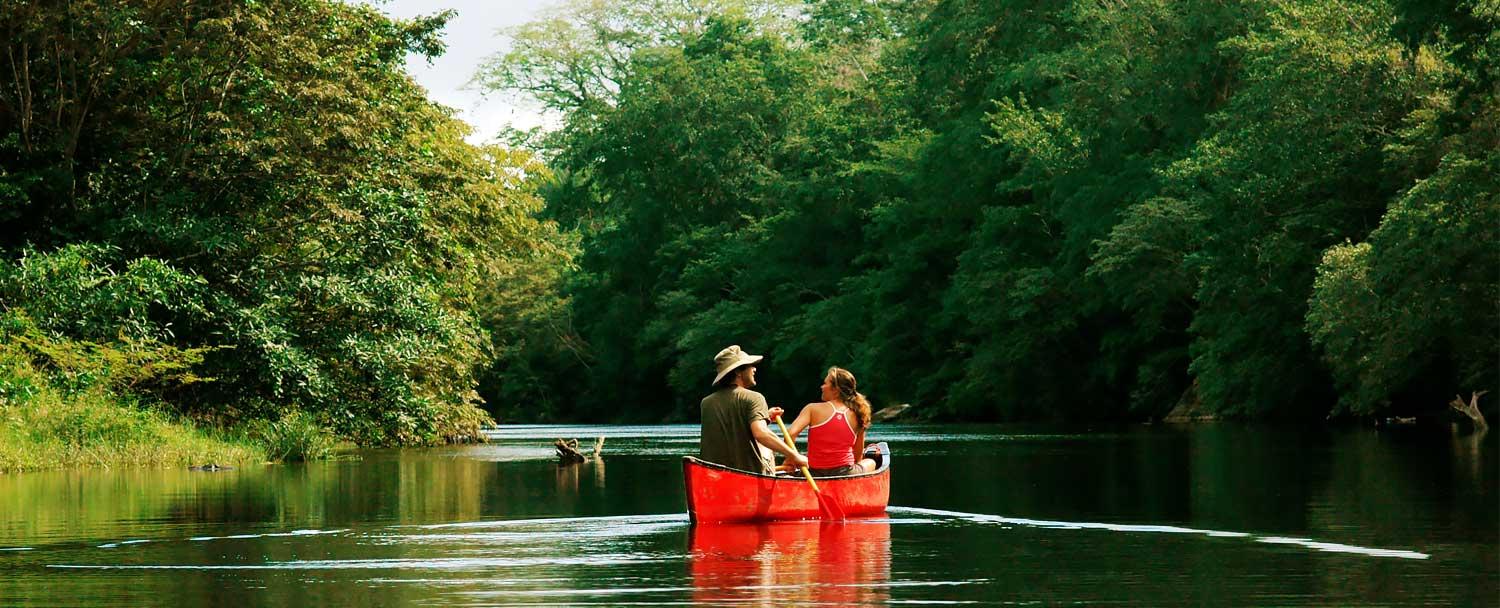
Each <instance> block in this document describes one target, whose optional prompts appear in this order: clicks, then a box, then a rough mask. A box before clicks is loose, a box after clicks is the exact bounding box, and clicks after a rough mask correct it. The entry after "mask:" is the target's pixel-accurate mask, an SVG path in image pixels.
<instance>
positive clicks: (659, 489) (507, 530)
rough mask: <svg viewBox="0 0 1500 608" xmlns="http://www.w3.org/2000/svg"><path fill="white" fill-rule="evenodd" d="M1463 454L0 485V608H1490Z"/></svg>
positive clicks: (1208, 444) (1391, 437)
mask: <svg viewBox="0 0 1500 608" xmlns="http://www.w3.org/2000/svg"><path fill="white" fill-rule="evenodd" d="M599 435H604V436H607V437H608V440H607V443H606V444H605V450H604V453H605V458H604V461H603V463H600V464H594V463H589V464H584V465H578V466H573V467H567V468H559V467H558V465H557V464H556V461H555V458H554V457H553V455H552V449H551V446H550V443H551V440H552V439H553V438H556V437H577V438H578V439H580V441H581V442H582V443H584V444H590V443H592V441H591V440H592V438H594V437H596V436H599ZM1491 435H1492V436H1490V437H1485V438H1481V439H1478V440H1476V439H1475V438H1473V437H1472V436H1461V437H1454V436H1452V435H1451V434H1449V433H1446V432H1439V431H1410V432H1401V433H1389V432H1377V431H1373V430H1339V431H1289V430H1286V429H1275V430H1271V429H1246V428H1239V427H1230V426H1204V427H1192V428H1171V427H1129V428H1121V429H1118V430H1115V431H1103V432H1101V431H1097V430H1096V431H1094V432H1090V433H1071V432H1061V431H1057V430H1047V429H1040V428H1031V427H1010V426H1004V427H997V426H898V425H886V426H877V427H876V429H875V430H874V431H872V433H871V439H872V440H877V441H889V442H890V443H891V446H892V449H893V451H894V452H895V460H894V461H893V468H892V473H893V478H892V489H891V505H892V506H891V508H890V511H889V517H888V518H886V519H879V520H864V521H851V522H849V523H846V524H843V525H820V524H818V523H816V522H812V523H781V524H768V525H761V526H699V527H696V528H695V527H694V526H691V525H690V524H689V522H688V520H687V517H686V515H685V514H684V504H683V498H682V478H681V456H682V455H683V454H688V453H693V452H695V451H696V450H697V427H696V426H640V427H619V426H609V427H585V426H518V427H505V428H503V429H501V430H499V431H496V432H495V433H493V435H492V437H491V439H492V441H491V443H488V444H484V445H473V446H459V447H451V448H439V449H428V450H381V451H367V452H362V453H360V454H359V459H358V460H345V461H336V462H327V463H315V464H308V465H286V466H254V467H244V468H240V469H236V470H232V471H223V472H214V473H204V472H191V471H186V470H109V471H67V472H49V473H31V474H21V475H0V605H3V606H183V605H229V606H281V605H338V606H355V605H358V606H384V605H448V606H534V605H570V606H579V605H601V606H654V605H733V606H741V605H750V606H757V605H766V606H770V605H777V606H783V605H826V606H844V605H901V604H936V605H944V604H955V605H1022V606H1028V605H1037V606H1051V605H1079V606H1097V605H1107V606H1349V605H1362V606H1495V605H1497V604H1500V493H1497V489H1496V488H1497V470H1500V459H1497V454H1500V452H1497V449H1496V445H1497V442H1496V440H1495V439H1496V437H1495V436H1500V433H1491Z"/></svg>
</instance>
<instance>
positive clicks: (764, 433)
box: [750, 420, 807, 467]
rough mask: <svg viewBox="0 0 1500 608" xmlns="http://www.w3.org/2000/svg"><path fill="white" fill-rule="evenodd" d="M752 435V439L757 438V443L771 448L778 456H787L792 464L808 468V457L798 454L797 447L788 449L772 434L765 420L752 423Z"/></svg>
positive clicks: (784, 443)
mask: <svg viewBox="0 0 1500 608" xmlns="http://www.w3.org/2000/svg"><path fill="white" fill-rule="evenodd" d="M750 435H751V436H752V437H755V441H756V442H757V443H759V444H761V445H763V446H766V447H768V448H771V451H773V452H776V453H777V454H781V455H782V456H785V457H786V459H787V460H788V461H790V462H791V463H792V464H795V465H797V466H799V467H805V466H807V457H805V456H803V455H802V454H799V453H797V448H796V447H795V446H793V447H787V445H786V442H783V441H782V440H781V438H780V437H777V436H776V435H775V434H774V433H772V432H771V429H770V428H769V427H767V426H766V421H765V420H756V421H754V422H751V423H750Z"/></svg>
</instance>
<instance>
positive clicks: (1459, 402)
mask: <svg viewBox="0 0 1500 608" xmlns="http://www.w3.org/2000/svg"><path fill="white" fill-rule="evenodd" d="M1488 392H1489V391H1479V392H1477V393H1471V395H1470V397H1469V401H1468V403H1465V402H1464V398H1463V396H1461V395H1454V396H1453V401H1450V402H1448V405H1449V406H1451V407H1452V408H1453V409H1455V410H1458V411H1459V412H1460V413H1462V414H1463V415H1465V416H1468V417H1469V419H1470V420H1473V421H1474V429H1475V430H1484V429H1487V428H1489V426H1490V425H1489V424H1488V423H1486V422H1485V421H1484V412H1481V411H1479V398H1480V397H1482V396H1484V394H1485V393H1488Z"/></svg>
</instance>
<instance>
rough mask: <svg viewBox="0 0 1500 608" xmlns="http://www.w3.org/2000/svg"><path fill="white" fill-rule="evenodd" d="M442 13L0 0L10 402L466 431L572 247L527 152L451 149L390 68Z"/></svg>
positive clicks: (426, 435)
mask: <svg viewBox="0 0 1500 608" xmlns="http://www.w3.org/2000/svg"><path fill="white" fill-rule="evenodd" d="M448 18H449V15H446V14H441V15H436V16H433V17H431V18H426V19H418V20H413V21H395V20H391V19H389V18H387V17H385V16H383V15H382V14H380V13H379V12H378V11H377V10H375V9H373V8H369V7H356V6H348V5H345V4H343V3H340V2H331V1H325V0H272V1H268V2H134V1H133V2H113V1H97V2H94V1H85V2H68V3H47V2H29V1H19V0H5V1H4V2H3V11H0V32H3V35H0V39H3V41H4V42H3V44H4V45H5V47H6V49H5V50H6V52H5V57H4V59H3V60H0V61H4V62H5V64H6V65H5V69H3V70H0V252H3V254H4V256H5V258H6V259H5V264H4V265H3V267H0V308H3V310H0V314H3V320H0V321H3V323H0V332H5V333H4V334H3V335H4V336H5V338H6V339H5V342H4V346H3V349H4V352H3V353H0V355H4V356H0V361H3V362H4V363H5V365H4V368H3V369H0V383H3V384H4V386H5V389H4V391H3V395H0V396H3V398H4V400H5V401H4V402H3V403H0V406H3V407H13V408H14V407H19V408H26V407H35V403H34V401H35V398H37V397H38V396H39V395H41V394H43V393H46V392H48V391H51V390H53V389H62V390H64V392H65V393H66V394H65V395H64V397H65V398H66V397H67V394H82V392H84V391H94V393H91V394H92V397H91V398H92V399H93V400H95V401H110V400H111V399H115V400H120V401H130V402H135V401H140V402H142V403H144V404H147V405H149V406H150V407H152V408H154V409H156V410H159V411H163V412H165V413H167V414H171V415H174V416H176V417H177V418H178V419H181V420H191V421H197V422H198V423H200V424H202V425H206V426H210V427H223V428H237V429H250V428H255V427H256V426H257V423H264V424H260V425H259V426H260V427H262V428H268V429H273V430H274V429H275V428H276V426H277V425H280V424H283V423H285V422H287V421H296V420H312V421H314V422H315V424H317V425H319V426H322V427H325V428H329V429H332V430H333V431H335V432H336V433H338V434H339V435H341V436H343V437H346V438H349V439H352V440H355V441H357V442H360V443H369V444H420V443H431V442H438V441H443V440H448V439H453V438H458V437H463V436H467V435H473V434H474V433H475V432H476V431H477V429H478V426H479V424H480V423H481V422H483V421H485V420H486V419H487V418H488V416H487V414H486V413H485V412H484V411H483V410H482V409H481V408H480V407H479V406H480V399H479V397H478V395H477V393H476V392H475V372H474V370H475V368H476V366H480V365H483V362H484V361H486V360H487V358H488V357H489V356H490V355H491V353H494V352H496V351H497V348H496V345H495V344H493V343H492V339H494V338H495V337H505V336H511V335H515V334H517V331H516V330H515V329H513V328H515V327H521V326H522V325H521V321H520V319H521V315H526V314H531V313H530V312H529V311H530V310H531V308H532V305H531V303H532V302H547V301H548V300H547V298H549V297H551V296H550V291H551V290H550V288H548V289H547V290H545V291H544V292H543V293H536V294H532V293H529V291H528V290H533V291H534V290H536V289H537V285H538V283H537V279H536V278H535V277H546V276H550V275H549V274H548V273H556V272H558V270H557V269H558V268H562V267H565V266H566V265H567V264H568V263H569V262H568V255H569V254H568V250H567V249H566V248H565V247H563V246H562V244H563V243H564V242H565V241H564V239H563V237H562V235H561V234H560V233H558V232H557V231H556V230H555V229H553V228H552V225H551V224H547V223H543V222H540V221H538V220H537V219H535V218H534V217H533V214H534V212H535V211H536V210H537V209H538V208H539V206H540V201H539V199H537V198H536V197H535V195H534V189H533V188H532V187H530V186H528V185H526V183H527V182H528V181H530V180H536V179H539V177H540V176H541V175H543V174H544V173H545V170H544V168H543V167H541V166H540V165H537V164H536V163H535V162H534V161H533V160H531V158H530V156H529V155H528V154H526V153H522V152H514V151H508V150H504V149H501V148H476V147H474V146H470V145H469V144H466V143H464V140H463V136H464V135H465V133H466V132H467V127H466V126H464V125H463V124H462V123H460V122H458V121H456V120H454V119H453V118H452V117H451V116H450V111H449V110H447V109H445V108H442V107H440V106H438V105H436V104H434V103H432V102H430V101H428V100H427V98H426V95H425V92H424V91H423V90H422V89H421V88H420V87H418V86H416V85H415V84H414V83H413V82H412V80H411V79H410V78H409V77H408V76H407V75H406V74H405V72H404V71H403V67H402V66H403V63H404V61H405V59H406V57H407V55H408V53H418V54H422V55H427V56H432V55H434V54H436V53H439V52H441V51H442V48H443V47H442V43H441V41H440V31H441V28H442V26H443V24H444V22H445V20H446V19H448ZM516 301H520V302H522V304H520V305H515V304H514V303H515V302H516ZM27 336H31V338H30V339H24V338H26V337H27ZM43 344H51V345H53V347H51V348H42V347H41V346H39V345H43ZM59 345H61V346H59ZM504 346H505V348H514V346H512V345H511V344H510V343H509V342H507V343H505V344H504ZM68 352H84V353H95V352H100V353H116V354H119V356H113V357H104V356H96V357H93V358H92V359H91V360H87V361H86V360H82V359H80V358H79V357H66V356H61V355H59V353H68ZM121 353H123V354H121ZM90 361H93V362H92V363H91V362H90ZM100 362H102V363H100ZM164 363H170V364H171V365H168V366H165V367H164V366H163V364H164ZM90 370H103V371H101V372H100V373H91V371H90ZM37 371H40V372H41V373H40V376H39V375H38V374H36V373H33V372H37ZM35 377H49V378H51V379H52V380H51V381H50V382H47V383H46V384H48V386H39V387H32V388H26V387H27V386H29V385H28V384H27V383H26V382H25V381H24V380H25V379H26V378H35ZM115 378H125V379H127V380H129V381H121V382H116V381H114V380H112V379H115ZM137 380H139V381H137ZM33 389H35V390H33ZM99 391H103V392H102V393H101V392H99ZM304 426H305V425H304ZM273 434H274V433H273ZM270 443H275V441H270Z"/></svg>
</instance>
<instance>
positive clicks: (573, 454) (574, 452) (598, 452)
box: [552, 436, 604, 464]
mask: <svg viewBox="0 0 1500 608" xmlns="http://www.w3.org/2000/svg"><path fill="white" fill-rule="evenodd" d="M552 447H554V448H556V449H557V460H558V464H578V463H581V462H584V461H587V460H588V457H587V456H584V455H583V452H582V451H580V450H579V449H578V440H577V439H569V440H567V441H564V440H562V439H557V440H554V441H553V442H552ZM603 453H604V437H602V436H601V437H599V439H597V440H595V441H594V460H595V461H599V460H601V459H603V456H602V454H603Z"/></svg>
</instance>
